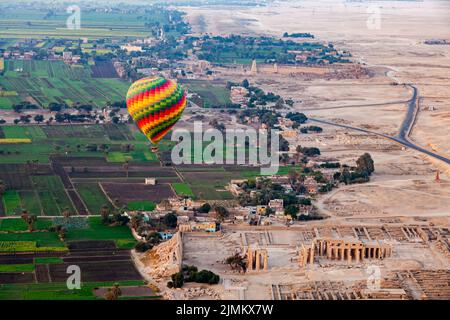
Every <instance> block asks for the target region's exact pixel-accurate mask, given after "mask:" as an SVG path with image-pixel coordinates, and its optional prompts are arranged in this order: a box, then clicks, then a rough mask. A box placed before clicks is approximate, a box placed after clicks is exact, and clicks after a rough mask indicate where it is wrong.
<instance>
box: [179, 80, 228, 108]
mask: <svg viewBox="0 0 450 320" xmlns="http://www.w3.org/2000/svg"><path fill="white" fill-rule="evenodd" d="M180 83H181V84H182V85H183V86H185V87H186V88H187V89H188V90H189V92H193V93H196V94H198V95H199V96H200V101H194V102H195V103H197V102H198V103H200V106H201V107H204V108H211V107H214V106H223V105H226V104H227V103H230V102H231V100H230V90H228V89H227V88H226V87H225V85H224V84H213V83H211V82H209V81H205V80H183V81H180Z"/></svg>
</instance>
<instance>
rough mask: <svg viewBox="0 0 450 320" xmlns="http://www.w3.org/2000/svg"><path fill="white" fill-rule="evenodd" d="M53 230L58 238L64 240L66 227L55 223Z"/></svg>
mask: <svg viewBox="0 0 450 320" xmlns="http://www.w3.org/2000/svg"><path fill="white" fill-rule="evenodd" d="M55 231H56V233H57V234H58V236H59V239H60V240H61V241H64V239H65V238H66V229H65V228H64V227H63V226H61V225H57V226H56V230H55Z"/></svg>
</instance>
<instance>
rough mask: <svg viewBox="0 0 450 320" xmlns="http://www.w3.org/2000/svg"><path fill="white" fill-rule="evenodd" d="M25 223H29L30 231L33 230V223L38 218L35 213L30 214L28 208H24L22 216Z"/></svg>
mask: <svg viewBox="0 0 450 320" xmlns="http://www.w3.org/2000/svg"><path fill="white" fill-rule="evenodd" d="M20 217H21V218H22V219H23V220H24V221H25V223H26V224H27V225H28V231H30V232H33V224H34V223H35V222H36V220H37V216H36V215H34V214H29V213H28V211H27V210H25V209H24V210H22V215H21V216H20Z"/></svg>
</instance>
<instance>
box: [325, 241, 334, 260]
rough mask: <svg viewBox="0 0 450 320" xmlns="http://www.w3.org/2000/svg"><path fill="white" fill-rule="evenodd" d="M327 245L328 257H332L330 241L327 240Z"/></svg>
mask: <svg viewBox="0 0 450 320" xmlns="http://www.w3.org/2000/svg"><path fill="white" fill-rule="evenodd" d="M326 246H327V247H326V252H327V259H331V256H332V254H333V252H332V251H331V246H330V243H329V242H327V244H326Z"/></svg>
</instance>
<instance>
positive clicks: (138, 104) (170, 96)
mask: <svg viewBox="0 0 450 320" xmlns="http://www.w3.org/2000/svg"><path fill="white" fill-rule="evenodd" d="M126 100H127V108H128V113H129V114H130V116H131V117H132V118H133V120H134V121H135V123H136V124H137V126H138V127H139V129H140V130H141V131H142V133H144V134H145V135H146V136H147V138H148V139H149V140H150V141H151V142H152V143H154V144H156V143H158V141H159V140H161V139H162V138H163V137H164V136H165V135H166V133H167V132H169V131H170V129H172V127H173V126H174V125H175V124H176V123H177V121H178V120H179V119H180V118H181V115H182V113H183V110H184V108H185V107H186V92H185V91H184V90H183V89H182V88H181V86H180V85H179V84H177V82H176V81H174V80H169V79H165V78H162V77H154V78H143V79H140V80H137V81H136V82H134V83H133V84H132V85H131V87H130V89H128V93H127V99H126Z"/></svg>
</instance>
